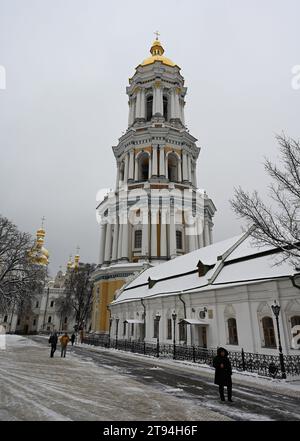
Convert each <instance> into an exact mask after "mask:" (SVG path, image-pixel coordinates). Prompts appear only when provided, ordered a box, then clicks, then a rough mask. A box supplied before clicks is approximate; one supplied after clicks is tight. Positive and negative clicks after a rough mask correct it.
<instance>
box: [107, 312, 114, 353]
mask: <svg viewBox="0 0 300 441" xmlns="http://www.w3.org/2000/svg"><path fill="white" fill-rule="evenodd" d="M112 321H113V319H112V318H111V317H110V318H109V331H108V347H110V332H111V325H112Z"/></svg>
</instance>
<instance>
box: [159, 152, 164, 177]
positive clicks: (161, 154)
mask: <svg viewBox="0 0 300 441" xmlns="http://www.w3.org/2000/svg"><path fill="white" fill-rule="evenodd" d="M159 175H160V176H165V147H163V146H162V147H160V150H159Z"/></svg>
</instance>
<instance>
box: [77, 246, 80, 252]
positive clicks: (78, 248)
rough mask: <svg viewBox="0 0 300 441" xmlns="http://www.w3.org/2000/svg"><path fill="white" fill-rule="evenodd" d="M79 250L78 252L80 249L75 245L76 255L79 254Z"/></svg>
mask: <svg viewBox="0 0 300 441" xmlns="http://www.w3.org/2000/svg"><path fill="white" fill-rule="evenodd" d="M79 250H80V247H79V246H78V245H77V247H76V251H77V254H79Z"/></svg>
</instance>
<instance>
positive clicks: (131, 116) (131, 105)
mask: <svg viewBox="0 0 300 441" xmlns="http://www.w3.org/2000/svg"><path fill="white" fill-rule="evenodd" d="M128 104H129V116H128V126H131V124H133V122H134V100H133V99H132V98H130V99H129V102H128Z"/></svg>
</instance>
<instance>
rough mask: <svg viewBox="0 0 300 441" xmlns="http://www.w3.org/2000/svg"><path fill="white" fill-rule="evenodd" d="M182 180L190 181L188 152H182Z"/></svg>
mask: <svg viewBox="0 0 300 441" xmlns="http://www.w3.org/2000/svg"><path fill="white" fill-rule="evenodd" d="M182 180H183V181H188V163H187V154H186V152H182Z"/></svg>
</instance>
